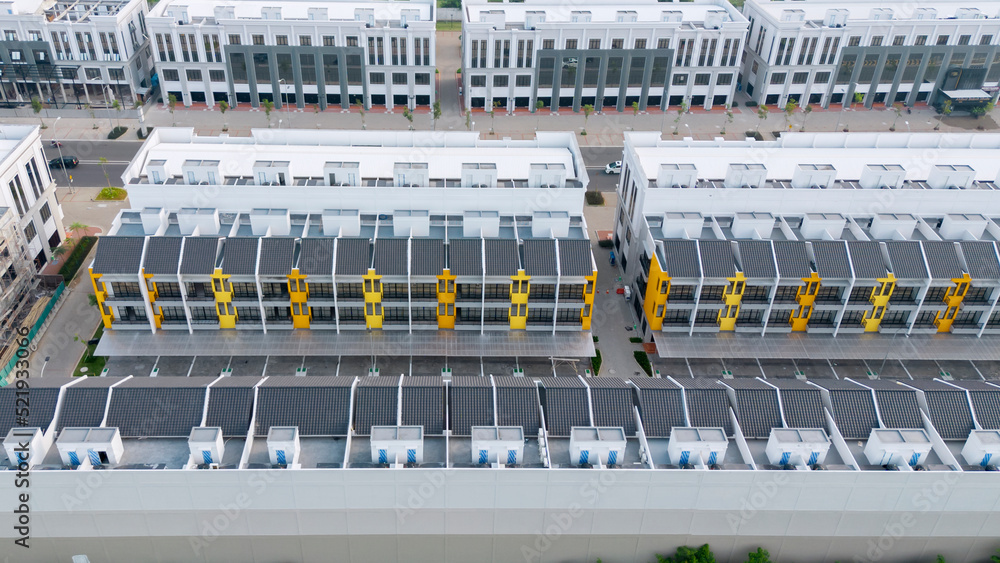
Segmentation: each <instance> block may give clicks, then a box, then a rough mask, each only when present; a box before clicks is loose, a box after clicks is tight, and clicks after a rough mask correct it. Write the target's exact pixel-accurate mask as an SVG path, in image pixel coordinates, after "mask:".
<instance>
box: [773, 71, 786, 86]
mask: <svg viewBox="0 0 1000 563" xmlns="http://www.w3.org/2000/svg"><path fill="white" fill-rule="evenodd" d="M784 83H785V73H784V72H776V73H774V74H772V75H771V84H784Z"/></svg>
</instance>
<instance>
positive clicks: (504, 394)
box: [493, 376, 541, 436]
mask: <svg viewBox="0 0 1000 563" xmlns="http://www.w3.org/2000/svg"><path fill="white" fill-rule="evenodd" d="M493 383H494V384H495V385H496V392H497V424H498V425H499V426H520V427H521V428H523V429H524V435H525V436H537V435H538V428H539V426H540V425H541V423H540V422H539V414H538V389H537V387H535V383H534V382H533V381H532V380H530V379H525V378H523V377H513V376H501V377H494V378H493Z"/></svg>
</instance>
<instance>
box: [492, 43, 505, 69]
mask: <svg viewBox="0 0 1000 563" xmlns="http://www.w3.org/2000/svg"><path fill="white" fill-rule="evenodd" d="M502 54H503V41H501V40H499V39H497V40H496V41H494V42H493V68H500V56H501V55H502Z"/></svg>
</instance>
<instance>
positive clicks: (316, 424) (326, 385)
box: [255, 375, 354, 436]
mask: <svg viewBox="0 0 1000 563" xmlns="http://www.w3.org/2000/svg"><path fill="white" fill-rule="evenodd" d="M353 384H354V378H353V377H337V376H329V375H319V376H310V377H295V376H278V377H270V378H268V379H267V381H265V382H264V383H262V384H261V385H260V388H259V389H258V390H257V417H256V422H257V428H256V429H255V434H256V435H258V436H266V435H267V433H268V431H269V430H270V429H271V427H272V426H298V428H299V434H300V435H302V436H346V435H347V432H348V427H349V426H350V420H348V417H349V414H348V413H349V412H350V407H351V385H353Z"/></svg>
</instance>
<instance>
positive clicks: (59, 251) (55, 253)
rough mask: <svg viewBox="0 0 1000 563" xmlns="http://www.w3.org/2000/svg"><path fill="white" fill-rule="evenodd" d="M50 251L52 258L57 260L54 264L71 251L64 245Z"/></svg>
mask: <svg viewBox="0 0 1000 563" xmlns="http://www.w3.org/2000/svg"><path fill="white" fill-rule="evenodd" d="M50 250H51V252H52V257H53V258H55V259H56V260H53V262H56V261H58V259H59V258H61V257H62V256H64V255H65V254H66V253H67V252H69V249H68V248H66V246H65V245H62V244H60V245H59V246H55V247H52V248H51V249H50Z"/></svg>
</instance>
